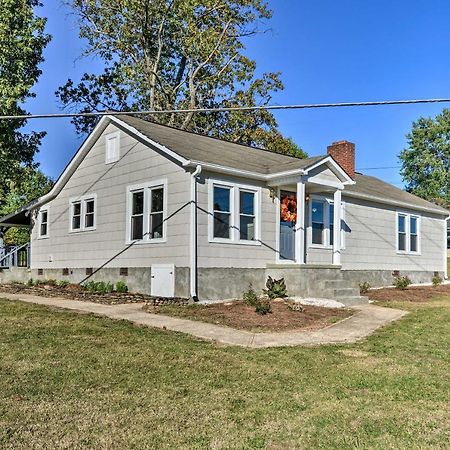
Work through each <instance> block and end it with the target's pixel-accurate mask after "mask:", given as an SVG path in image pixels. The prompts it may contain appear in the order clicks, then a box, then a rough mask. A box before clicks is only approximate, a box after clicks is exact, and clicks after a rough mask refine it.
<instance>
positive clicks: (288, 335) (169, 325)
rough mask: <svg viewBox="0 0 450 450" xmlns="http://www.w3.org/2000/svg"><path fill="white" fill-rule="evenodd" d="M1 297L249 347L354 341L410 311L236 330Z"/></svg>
mask: <svg viewBox="0 0 450 450" xmlns="http://www.w3.org/2000/svg"><path fill="white" fill-rule="evenodd" d="M0 297H2V298H6V299H9V300H18V301H23V302H27V303H36V304H39V305H45V306H50V307H56V308H62V309H68V310H72V311H76V312H79V313H92V314H96V315H100V316H105V317H109V318H111V319H116V320H128V321H130V322H133V323H135V324H137V325H144V326H149V327H154V328H160V329H164V330H166V329H167V330H171V331H177V332H180V333H186V334H189V335H192V336H195V337H198V338H200V339H205V340H208V341H213V342H218V343H221V344H226V345H236V346H240V347H248V348H265V347H286V346H295V345H303V346H312V345H323V344H344V343H354V342H357V341H359V340H361V339H363V338H365V337H367V336H369V335H370V334H372V333H373V332H374V331H376V330H377V329H379V328H381V327H383V326H385V325H387V324H389V323H391V322H394V321H396V320H399V319H400V318H402V317H403V316H404V315H406V314H407V312H406V311H401V310H398V309H392V308H383V307H380V306H374V305H361V306H357V307H355V309H357V311H358V312H357V313H356V314H354V315H353V316H351V317H350V318H348V319H344V320H343V321H341V322H338V323H336V324H333V325H331V326H329V327H327V328H323V329H321V330H317V331H298V332H282V333H251V332H249V331H242V330H236V329H233V328H227V327H223V326H218V325H213V324H208V323H204V322H198V321H193V320H186V319H179V318H175V317H169V316H164V315H161V314H150V313H147V312H145V311H143V310H142V305H141V304H139V303H134V304H125V305H123V304H122V305H102V304H98V303H92V302H82V301H77V300H67V299H63V298H47V297H38V296H32V295H24V294H9V293H0Z"/></svg>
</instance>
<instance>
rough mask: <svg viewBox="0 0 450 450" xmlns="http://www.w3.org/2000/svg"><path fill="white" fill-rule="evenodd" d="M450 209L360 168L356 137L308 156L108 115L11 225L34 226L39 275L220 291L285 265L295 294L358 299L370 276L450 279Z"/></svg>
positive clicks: (152, 289)
mask: <svg viewBox="0 0 450 450" xmlns="http://www.w3.org/2000/svg"><path fill="white" fill-rule="evenodd" d="M196 202H197V208H196V207H195V204H196ZM448 215H449V211H447V210H445V209H443V208H441V207H439V206H436V205H434V204H432V203H429V202H427V201H425V200H422V199H420V198H418V197H416V196H414V195H411V194H409V193H407V192H405V191H402V190H400V189H397V188H395V187H393V186H391V185H389V184H387V183H385V182H383V181H381V180H378V179H376V178H373V177H369V176H365V175H362V174H359V173H355V146H354V144H352V143H350V142H346V141H341V142H336V143H334V144H332V145H331V146H330V147H329V148H328V155H325V156H317V157H314V158H308V159H297V158H293V157H289V156H284V155H280V154H276V153H272V152H268V151H264V150H258V149H253V148H250V147H247V146H243V145H238V144H235V143H230V142H226V141H223V140H218V139H214V138H210V137H206V136H201V135H198V134H193V133H189V132H185V131H180V130H177V129H174V128H170V127H167V126H162V125H158V124H153V123H149V122H146V121H143V120H141V119H138V118H134V117H129V116H120V117H117V116H106V117H104V118H102V120H101V121H100V122H99V124H98V125H97V126H96V128H95V129H94V131H93V132H92V133H91V134H90V136H89V137H88V138H87V139H86V141H85V142H84V144H83V145H82V146H81V148H80V149H79V150H78V152H77V154H76V155H75V157H74V158H73V159H72V161H71V162H70V163H69V165H68V166H67V167H66V169H65V170H64V172H63V174H62V175H61V177H60V178H59V179H58V181H57V182H56V184H55V186H54V187H53V189H52V190H51V192H50V193H48V194H47V195H45V196H43V197H42V198H40V199H38V200H36V201H35V202H33V203H32V204H30V205H28V206H27V207H25V208H22V209H21V210H19V211H17V212H16V213H14V214H10V215H9V216H7V217H4V218H2V219H0V226H1V225H3V226H13V225H22V226H27V225H28V226H31V227H32V240H31V276H32V277H33V278H39V277H41V278H55V279H68V280H72V281H76V282H80V281H82V280H83V279H84V278H85V277H86V276H89V275H90V274H91V273H92V272H95V273H94V276H93V277H94V278H95V279H98V280H111V281H117V280H118V279H124V280H125V281H126V283H127V284H128V285H129V287H130V289H131V290H134V291H141V292H148V293H152V294H154V295H161V296H180V297H189V296H191V297H198V298H200V299H213V300H214V299H224V298H233V297H237V296H239V295H240V294H241V293H242V291H244V290H245V289H247V288H248V285H249V283H252V284H253V286H254V287H255V288H256V289H259V288H262V287H263V285H264V282H265V279H266V277H267V275H272V276H276V277H280V276H284V277H285V278H286V280H287V286H288V290H289V292H290V293H291V294H295V295H305V296H311V295H315V296H321V297H327V296H328V297H329V296H334V297H351V298H352V297H355V298H356V297H357V296H358V295H359V294H358V292H357V291H355V287H356V286H357V283H358V282H360V281H368V282H369V283H370V284H371V285H373V286H381V285H390V284H392V277H393V275H396V274H401V275H408V276H410V278H411V279H412V280H413V281H414V282H429V281H430V280H431V278H432V276H433V274H434V273H436V272H438V273H439V274H441V275H443V276H446V275H447V274H446V267H447V265H446V247H447V234H446V233H447V228H446V218H447V217H448ZM99 268H101V270H98V269H99ZM97 270H98V271H97ZM2 276H3V277H4V278H5V277H6V276H7V274H6V273H5V272H4V273H3V275H1V274H0V279H1V277H2Z"/></svg>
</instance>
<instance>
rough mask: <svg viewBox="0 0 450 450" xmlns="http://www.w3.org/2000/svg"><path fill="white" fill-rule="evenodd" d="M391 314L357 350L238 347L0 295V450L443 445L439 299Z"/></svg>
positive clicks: (448, 331)
mask: <svg viewBox="0 0 450 450" xmlns="http://www.w3.org/2000/svg"><path fill="white" fill-rule="evenodd" d="M394 294H395V292H394ZM396 306H399V305H396ZM400 306H403V307H406V308H408V309H410V310H411V314H409V315H408V316H407V317H406V318H404V319H403V320H402V321H401V322H399V323H396V324H394V325H391V326H389V327H387V328H385V329H383V330H381V331H380V332H378V333H377V334H376V335H374V336H372V337H370V338H369V339H368V340H367V341H365V342H363V343H360V344H357V345H346V346H342V345H341V346H325V347H318V348H283V349H270V350H245V349H241V348H232V347H221V346H214V345H212V344H210V343H207V342H202V341H199V340H195V339H192V338H189V337H186V336H184V335H181V334H176V333H172V332H164V331H155V330H151V329H146V328H139V327H136V326H132V325H131V324H129V323H126V322H114V321H111V320H107V319H103V318H96V317H93V316H86V315H76V314H73V313H68V312H60V311H58V312H57V311H53V310H51V309H47V308H45V307H41V306H32V305H28V304H23V303H16V302H10V301H4V300H0V355H1V358H0V448H2V449H9V448H10V449H31V448H33V449H43V448H49V449H50V448H51V449H53V448H58V449H61V448H79V449H81V448H93V449H106V448H108V449H111V448H119V449H122V448H127V449H128V448H132V449H144V448H158V449H160V448H189V449H191V448H239V449H241V448H270V449H284V448H313V449H318V448H323V449H333V448H336V449H345V448H361V449H362V448H380V449H386V448H395V449H398V448H405V449H419V448H448V443H449V442H450V402H449V398H450V297H449V298H445V299H440V300H435V301H433V302H429V303H426V304H416V305H414V304H404V305H400Z"/></svg>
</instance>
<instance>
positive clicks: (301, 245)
mask: <svg viewBox="0 0 450 450" xmlns="http://www.w3.org/2000/svg"><path fill="white" fill-rule="evenodd" d="M305 197H306V196H305V182H304V181H303V178H300V181H299V182H297V223H296V225H295V262H296V263H297V264H305V210H306V205H305Z"/></svg>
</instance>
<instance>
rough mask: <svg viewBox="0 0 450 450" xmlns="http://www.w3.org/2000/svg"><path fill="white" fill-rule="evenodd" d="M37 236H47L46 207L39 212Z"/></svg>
mask: <svg viewBox="0 0 450 450" xmlns="http://www.w3.org/2000/svg"><path fill="white" fill-rule="evenodd" d="M39 237H40V238H45V237H48V209H44V210H41V211H40V212H39Z"/></svg>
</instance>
